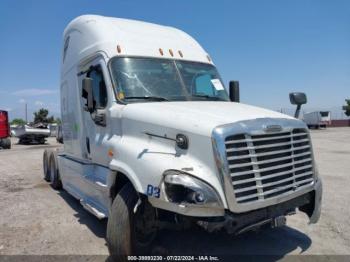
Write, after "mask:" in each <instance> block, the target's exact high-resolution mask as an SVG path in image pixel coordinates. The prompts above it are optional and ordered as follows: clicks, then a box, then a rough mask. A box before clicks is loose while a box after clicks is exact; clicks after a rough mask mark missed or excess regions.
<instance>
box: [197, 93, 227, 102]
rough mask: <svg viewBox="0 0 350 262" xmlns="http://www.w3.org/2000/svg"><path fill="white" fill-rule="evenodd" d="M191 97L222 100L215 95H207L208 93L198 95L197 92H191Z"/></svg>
mask: <svg viewBox="0 0 350 262" xmlns="http://www.w3.org/2000/svg"><path fill="white" fill-rule="evenodd" d="M192 97H200V98H208V99H213V100H222V101H225V100H223V99H222V98H221V97H217V96H209V95H199V94H193V95H192Z"/></svg>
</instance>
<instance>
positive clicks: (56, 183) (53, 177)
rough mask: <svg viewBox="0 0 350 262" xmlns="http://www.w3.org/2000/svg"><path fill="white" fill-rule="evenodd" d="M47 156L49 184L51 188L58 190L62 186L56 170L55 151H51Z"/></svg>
mask: <svg viewBox="0 0 350 262" xmlns="http://www.w3.org/2000/svg"><path fill="white" fill-rule="evenodd" d="M49 156H50V157H49V164H50V166H49V174H50V184H51V186H52V188H53V189H56V190H60V189H61V188H62V182H61V178H60V173H59V170H58V163H57V153H56V151H54V152H52V153H51V154H50V155H49Z"/></svg>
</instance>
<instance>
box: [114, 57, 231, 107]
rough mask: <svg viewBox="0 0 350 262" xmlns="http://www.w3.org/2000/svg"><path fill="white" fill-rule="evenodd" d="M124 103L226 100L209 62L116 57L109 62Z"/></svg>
mask: <svg viewBox="0 0 350 262" xmlns="http://www.w3.org/2000/svg"><path fill="white" fill-rule="evenodd" d="M110 67H111V72H112V76H113V81H114V83H115V86H116V88H117V93H118V98H119V99H120V100H123V101H124V102H127V103H129V102H146V101H147V102H150V101H153V102H154V101H194V100H195V101H208V100H210V101H229V97H228V94H227V92H226V90H225V88H224V86H223V84H222V81H221V79H220V76H219V74H218V72H217V70H216V68H215V67H214V66H213V65H210V64H205V63H199V62H187V61H179V60H170V59H159V58H134V57H133V58H131V57H121V58H120V57H119V58H118V57H116V58H113V59H112V61H111V64H110Z"/></svg>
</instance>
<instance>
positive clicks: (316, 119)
mask: <svg viewBox="0 0 350 262" xmlns="http://www.w3.org/2000/svg"><path fill="white" fill-rule="evenodd" d="M303 120H304V122H305V123H306V125H307V126H308V127H309V128H312V127H314V128H316V129H318V128H320V127H324V128H326V127H327V126H329V125H330V124H331V112H330V111H314V112H309V113H305V114H304V115H303Z"/></svg>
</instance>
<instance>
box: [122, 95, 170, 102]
mask: <svg viewBox="0 0 350 262" xmlns="http://www.w3.org/2000/svg"><path fill="white" fill-rule="evenodd" d="M124 99H145V100H153V101H169V99H167V98H165V97H161V96H126V97H124Z"/></svg>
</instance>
